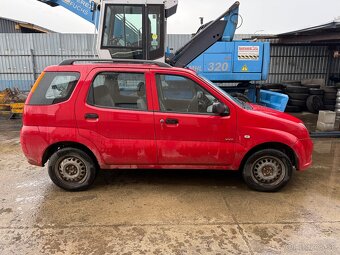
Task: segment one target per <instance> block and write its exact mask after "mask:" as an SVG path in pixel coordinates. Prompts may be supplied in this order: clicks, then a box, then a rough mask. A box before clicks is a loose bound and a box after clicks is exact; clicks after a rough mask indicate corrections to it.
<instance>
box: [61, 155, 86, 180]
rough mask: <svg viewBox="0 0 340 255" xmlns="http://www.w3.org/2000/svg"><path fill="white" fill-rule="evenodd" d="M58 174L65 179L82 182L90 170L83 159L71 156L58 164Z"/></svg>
mask: <svg viewBox="0 0 340 255" xmlns="http://www.w3.org/2000/svg"><path fill="white" fill-rule="evenodd" d="M58 174H59V176H60V178H61V179H62V180H63V181H66V182H72V183H82V182H84V180H85V179H86V177H87V175H88V171H87V167H86V165H85V163H84V161H83V160H81V159H80V158H78V157H75V156H70V157H66V158H64V159H63V160H62V161H61V162H60V163H59V164H58Z"/></svg>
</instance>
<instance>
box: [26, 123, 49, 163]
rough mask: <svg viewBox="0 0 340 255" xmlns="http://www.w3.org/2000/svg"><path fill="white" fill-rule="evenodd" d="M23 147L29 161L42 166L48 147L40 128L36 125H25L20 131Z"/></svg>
mask: <svg viewBox="0 0 340 255" xmlns="http://www.w3.org/2000/svg"><path fill="white" fill-rule="evenodd" d="M20 143H21V149H22V151H23V153H24V155H25V157H26V158H27V161H28V163H30V164H32V165H36V166H42V158H43V153H44V151H45V148H46V147H47V143H46V141H44V140H43V139H42V137H41V135H40V132H39V128H38V127H34V126H23V127H22V129H21V131H20Z"/></svg>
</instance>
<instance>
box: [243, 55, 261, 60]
mask: <svg viewBox="0 0 340 255" xmlns="http://www.w3.org/2000/svg"><path fill="white" fill-rule="evenodd" d="M258 59H259V55H238V60H258Z"/></svg>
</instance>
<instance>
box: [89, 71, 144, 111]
mask: <svg viewBox="0 0 340 255" xmlns="http://www.w3.org/2000/svg"><path fill="white" fill-rule="evenodd" d="M87 102H88V103H89V104H91V105H96V106H99V107H106V108H124V109H135V110H144V111H145V110H147V99H146V89H145V76H144V74H143V73H120V72H103V73H99V74H98V75H97V76H96V77H95V79H94V80H93V82H92V85H91V89H90V92H89V96H88V99H87Z"/></svg>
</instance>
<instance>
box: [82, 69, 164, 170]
mask: <svg viewBox="0 0 340 255" xmlns="http://www.w3.org/2000/svg"><path fill="white" fill-rule="evenodd" d="M149 80H150V79H149V75H148V72H147V70H145V71H141V70H140V69H136V70H129V71H126V70H119V69H111V68H110V69H103V68H101V69H95V70H93V71H92V72H91V73H90V74H89V76H88V78H87V80H86V82H85V83H84V89H83V90H82V92H81V93H82V95H80V96H78V100H77V105H76V116H77V125H78V130H79V134H80V135H81V136H82V137H84V138H86V139H87V140H89V141H91V142H92V143H93V144H94V145H95V146H96V147H97V148H98V150H99V152H100V154H101V156H102V158H103V160H104V161H105V164H106V165H107V166H110V167H115V166H116V165H129V167H133V166H135V165H150V164H152V165H153V164H156V163H157V153H156V143H155V131H154V116H153V111H152V100H151V98H152V96H151V92H150V88H149V86H150V82H149Z"/></svg>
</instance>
